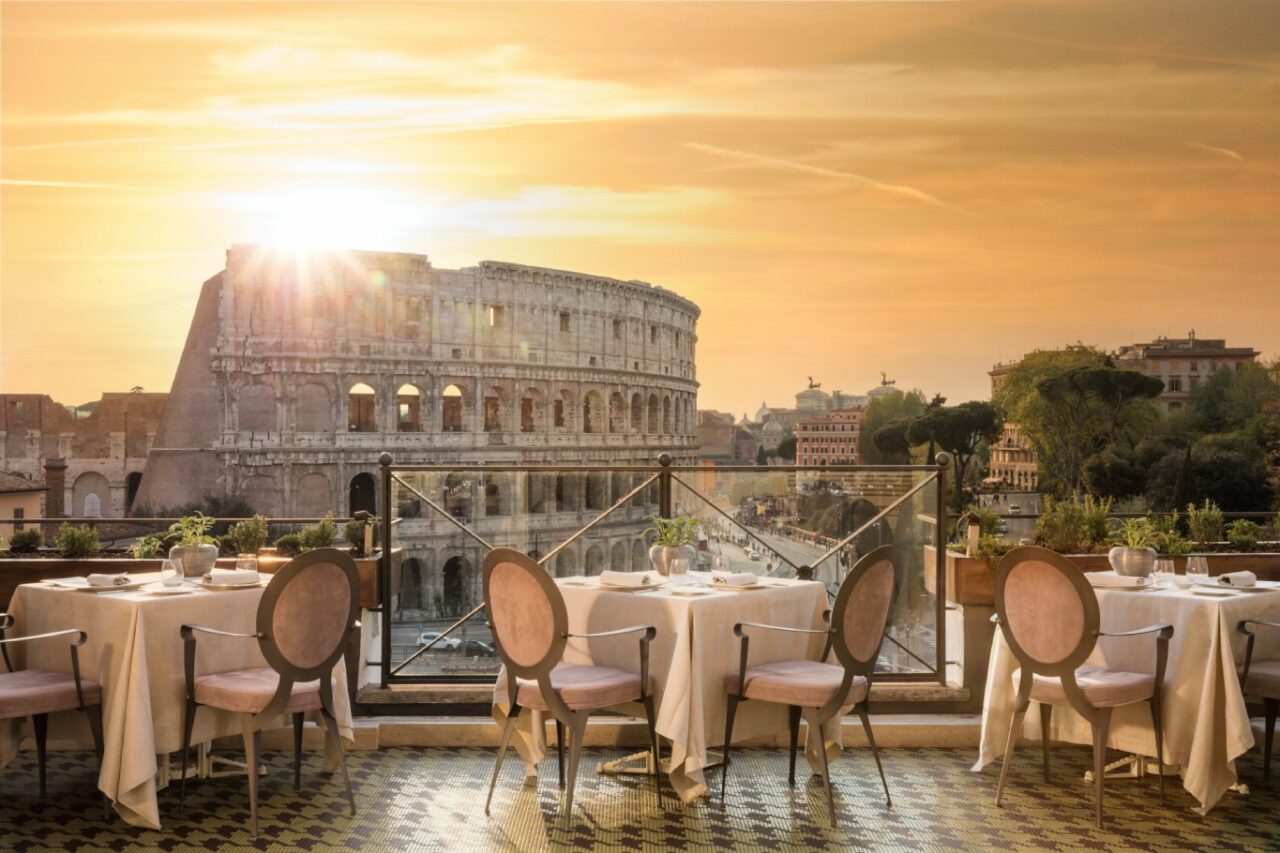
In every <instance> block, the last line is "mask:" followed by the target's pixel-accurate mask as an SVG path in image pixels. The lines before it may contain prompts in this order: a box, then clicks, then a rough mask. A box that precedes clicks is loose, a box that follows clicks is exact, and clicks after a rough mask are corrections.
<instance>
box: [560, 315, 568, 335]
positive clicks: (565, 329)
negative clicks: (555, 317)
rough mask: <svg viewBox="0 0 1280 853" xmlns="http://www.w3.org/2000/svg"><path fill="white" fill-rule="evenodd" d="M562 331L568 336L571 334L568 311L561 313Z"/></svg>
mask: <svg viewBox="0 0 1280 853" xmlns="http://www.w3.org/2000/svg"><path fill="white" fill-rule="evenodd" d="M560 331H561V332H562V333H563V334H566V335H567V334H569V312H568V311H561V312H560Z"/></svg>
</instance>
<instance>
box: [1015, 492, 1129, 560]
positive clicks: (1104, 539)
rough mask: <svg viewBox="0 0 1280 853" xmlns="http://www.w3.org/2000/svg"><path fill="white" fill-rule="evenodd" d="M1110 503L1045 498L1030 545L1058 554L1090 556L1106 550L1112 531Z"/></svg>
mask: <svg viewBox="0 0 1280 853" xmlns="http://www.w3.org/2000/svg"><path fill="white" fill-rule="evenodd" d="M1111 507H1112V501H1111V500H1110V499H1099V498H1095V497H1093V496H1092V495H1086V496H1085V498H1084V500H1080V499H1079V498H1076V497H1074V496H1073V497H1071V498H1070V499H1068V500H1065V501H1056V500H1053V499H1052V498H1048V497H1047V498H1045V504H1044V512H1042V513H1041V514H1040V518H1039V519H1038V520H1037V521H1036V529H1035V534H1034V535H1033V537H1032V538H1033V541H1034V542H1035V544H1037V545H1043V546H1044V547H1046V548H1050V549H1052V550H1054V551H1057V552H1058V553H1059V554H1080V553H1085V554H1087V553H1093V552H1096V551H1099V550H1102V549H1103V548H1104V547H1106V546H1108V545H1109V544H1110V541H1111V531H1110V530H1109V529H1108V526H1107V516H1108V515H1109V514H1110V513H1111Z"/></svg>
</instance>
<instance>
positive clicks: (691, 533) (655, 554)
mask: <svg viewBox="0 0 1280 853" xmlns="http://www.w3.org/2000/svg"><path fill="white" fill-rule="evenodd" d="M649 521H651V522H653V526H652V527H650V528H649V529H647V530H645V535H646V536H647V535H649V534H650V533H652V534H653V537H654V539H653V544H652V545H650V546H649V564H650V565H651V566H653V568H654V570H655V571H656V572H657V573H658V574H660V575H662V576H663V577H666V576H667V575H669V574H671V561H672V560H673V559H675V558H676V557H687V558H688V559H689V565H690V567H692V566H693V565H694V564H695V563H696V562H697V560H698V552H697V550H696V549H695V548H694V547H693V543H694V541H695V537H696V531H697V529H698V519H696V518H693V517H691V516H684V515H679V516H676V517H675V518H659V517H658V516H656V515H651V516H649Z"/></svg>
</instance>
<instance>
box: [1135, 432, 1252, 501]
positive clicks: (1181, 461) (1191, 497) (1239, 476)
mask: <svg viewBox="0 0 1280 853" xmlns="http://www.w3.org/2000/svg"><path fill="white" fill-rule="evenodd" d="M1270 474H1271V472H1270V471H1269V469H1268V465H1267V457H1266V454H1265V452H1264V451H1263V448H1261V447H1259V446H1258V443H1257V442H1256V441H1254V440H1253V439H1252V438H1251V437H1249V436H1248V435H1247V434H1244V433H1219V434H1216V435H1207V436H1204V437H1202V438H1200V439H1198V440H1197V441H1195V442H1194V443H1193V444H1190V445H1188V446H1187V447H1185V448H1175V449H1174V450H1171V451H1170V452H1169V453H1168V454H1166V455H1165V457H1164V458H1163V459H1161V460H1160V461H1159V462H1157V463H1156V464H1155V465H1154V466H1153V467H1152V470H1151V475H1150V477H1149V480H1148V485H1147V501H1148V503H1150V505H1151V506H1152V507H1153V508H1155V509H1157V510H1162V511H1166V510H1170V509H1175V508H1178V507H1181V506H1186V505H1187V504H1188V503H1195V504H1201V503H1203V502H1204V501H1205V500H1211V501H1213V502H1214V503H1216V504H1217V505H1218V506H1220V507H1222V508H1223V509H1224V510H1227V511H1228V512H1232V511H1234V512H1247V511H1249V510H1260V509H1266V508H1268V507H1270V506H1271V505H1272V500H1273V499H1274V497H1275V492H1274V488H1273V485H1272V483H1271V482H1270V479H1269V478H1270Z"/></svg>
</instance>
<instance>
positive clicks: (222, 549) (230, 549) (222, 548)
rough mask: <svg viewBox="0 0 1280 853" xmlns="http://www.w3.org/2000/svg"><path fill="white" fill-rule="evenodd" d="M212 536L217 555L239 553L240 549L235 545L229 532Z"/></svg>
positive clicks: (230, 555)
mask: <svg viewBox="0 0 1280 853" xmlns="http://www.w3.org/2000/svg"><path fill="white" fill-rule="evenodd" d="M213 538H214V541H215V542H216V543H217V545H218V556H219V557H234V556H235V555H236V554H239V553H240V549H238V548H237V547H236V540H235V539H234V538H232V536H231V534H230V533H224V534H222V535H221V536H215V537H213Z"/></svg>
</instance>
